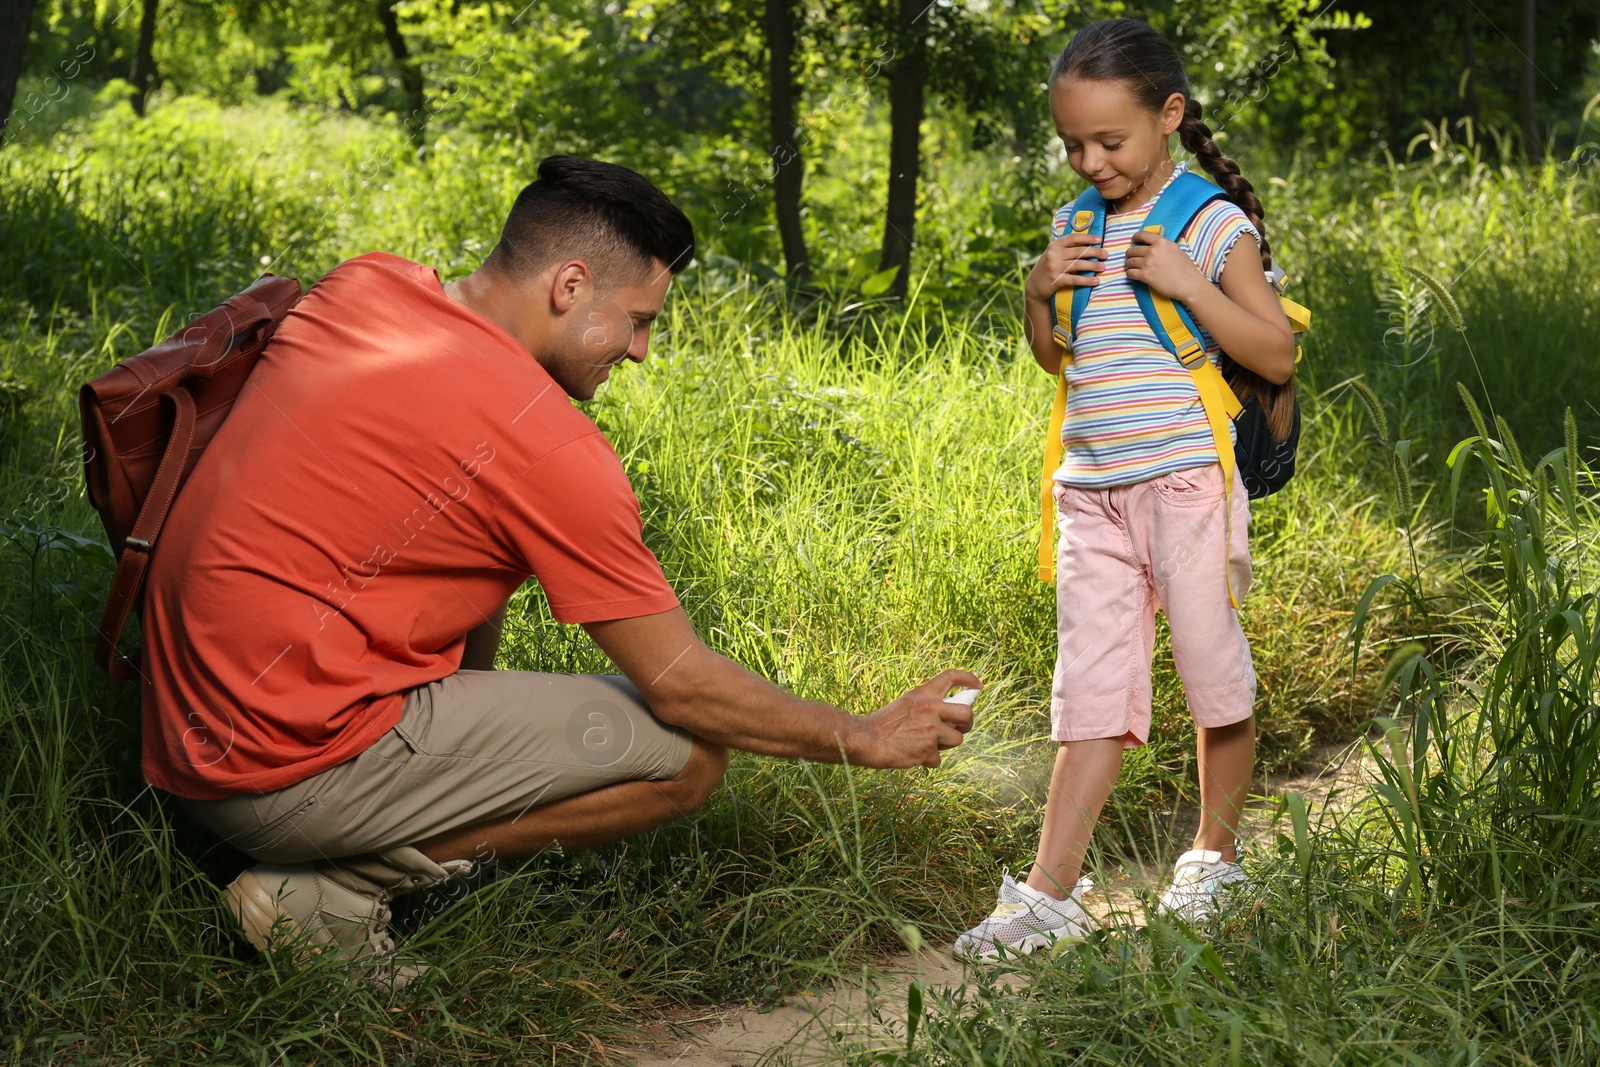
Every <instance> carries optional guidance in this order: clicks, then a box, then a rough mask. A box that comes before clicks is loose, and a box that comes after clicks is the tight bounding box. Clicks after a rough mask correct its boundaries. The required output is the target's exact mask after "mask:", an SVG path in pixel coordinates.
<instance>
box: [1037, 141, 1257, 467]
mask: <svg viewBox="0 0 1600 1067" xmlns="http://www.w3.org/2000/svg"><path fill="white" fill-rule="evenodd" d="M1183 169H1184V166H1183V164H1181V163H1180V164H1179V165H1178V167H1177V168H1176V169H1175V170H1174V171H1173V177H1174V178H1176V177H1177V175H1178V174H1179V173H1180V172H1182V171H1183ZM1171 180H1172V179H1170V178H1169V179H1168V183H1169V184H1170V182H1171ZM1165 188H1166V186H1162V189H1163V190H1165ZM1159 195H1160V194H1159V193H1158V194H1157V197H1159ZM1157 197H1152V198H1151V200H1150V202H1149V203H1148V204H1145V205H1144V206H1143V207H1140V208H1138V209H1136V210H1134V211H1131V212H1129V213H1127V214H1125V215H1121V214H1108V215H1107V216H1106V232H1105V238H1104V242H1103V244H1102V246H1101V247H1102V248H1103V249H1104V250H1105V253H1106V257H1105V267H1106V269H1105V270H1104V271H1102V272H1101V273H1100V280H1099V282H1098V283H1097V284H1096V285H1095V286H1094V287H1093V288H1092V289H1091V290H1090V291H1089V294H1090V295H1089V303H1088V306H1087V307H1085V308H1084V312H1083V316H1082V318H1081V319H1080V320H1079V322H1078V333H1077V336H1076V337H1075V338H1073V344H1072V355H1071V357H1070V361H1069V362H1068V363H1067V364H1066V374H1067V414H1066V419H1065V421H1064V422H1063V423H1062V425H1061V443H1062V456H1061V466H1060V467H1059V468H1058V469H1057V470H1056V473H1055V480H1056V481H1058V482H1060V483H1062V484H1063V485H1077V486H1088V487H1100V488H1103V487H1106V486H1112V485H1127V484H1129V483H1132V482H1142V481H1145V480H1147V479H1150V478H1154V477H1156V476H1158V475H1162V474H1166V473H1168V472H1170V471H1177V470H1186V469H1188V468H1190V467H1202V466H1205V465H1207V464H1211V463H1215V462H1217V448H1216V444H1215V442H1214V441H1213V440H1212V437H1211V426H1210V424H1209V423H1207V422H1206V413H1205V408H1204V406H1203V405H1202V404H1201V403H1200V394H1199V392H1198V391H1197V390H1196V389H1195V385H1194V378H1193V377H1192V376H1191V375H1190V374H1189V372H1188V371H1187V370H1185V369H1184V368H1183V367H1182V366H1181V365H1180V364H1179V363H1178V361H1177V359H1176V358H1175V357H1174V356H1173V355H1172V354H1171V353H1170V352H1168V351H1167V350H1166V349H1164V348H1162V347H1161V342H1160V341H1158V340H1156V335H1155V333H1154V332H1153V331H1152V330H1151V329H1150V326H1149V324H1148V323H1146V322H1145V318H1144V313H1143V312H1142V311H1140V310H1139V304H1138V301H1137V300H1136V299H1135V298H1134V295H1133V286H1132V285H1131V284H1130V283H1129V281H1128V276H1127V273H1126V272H1125V271H1124V269H1123V260H1124V259H1125V257H1126V256H1127V252H1128V246H1129V245H1130V244H1131V243H1132V242H1133V235H1134V234H1135V233H1137V232H1138V231H1139V229H1140V228H1141V227H1142V226H1143V225H1144V220H1145V216H1146V215H1148V214H1149V213H1150V208H1151V206H1152V205H1153V204H1154V203H1155V202H1156V199H1157ZM1072 209H1073V205H1072V204H1067V205H1066V206H1065V207H1063V208H1062V209H1061V210H1059V211H1057V212H1056V215H1055V221H1054V223H1053V224H1052V225H1051V228H1050V236H1051V238H1052V239H1054V238H1057V237H1060V236H1061V235H1062V234H1064V233H1066V232H1067V229H1068V227H1069V226H1070V225H1071V221H1070V220H1071V218H1072ZM1246 233H1248V234H1250V235H1252V236H1254V237H1255V239H1256V241H1257V243H1258V244H1259V243H1260V240H1261V236H1260V234H1258V233H1257V232H1256V229H1255V227H1254V226H1252V225H1250V221H1249V219H1248V218H1247V217H1246V216H1245V213H1244V212H1243V211H1241V210H1239V208H1238V207H1237V206H1236V205H1234V204H1233V203H1231V202H1230V201H1227V200H1221V199H1218V200H1213V201H1211V202H1210V203H1208V204H1207V205H1205V207H1203V208H1201V209H1200V212H1199V214H1197V215H1196V216H1195V217H1194V220H1193V221H1192V222H1191V223H1190V224H1189V227H1188V229H1186V230H1185V231H1184V233H1183V235H1182V238H1181V239H1180V240H1179V242H1178V243H1179V246H1180V247H1182V248H1183V250H1184V251H1186V252H1188V253H1189V257H1190V258H1191V259H1193V260H1194V261H1195V263H1196V264H1197V265H1198V266H1199V267H1200V273H1202V274H1204V275H1205V276H1206V277H1207V278H1209V279H1211V282H1212V284H1213V285H1216V284H1218V282H1219V279H1221V277H1222V267H1223V264H1224V263H1225V262H1226V260H1227V257H1228V252H1229V250H1231V249H1232V248H1233V243H1234V242H1235V241H1237V240H1238V239H1239V238H1240V237H1241V236H1242V235H1244V234H1246ZM1071 292H1072V290H1064V291H1063V293H1062V295H1061V297H1060V298H1059V301H1058V303H1059V306H1060V310H1061V313H1062V315H1066V314H1068V308H1069V306H1070V300H1069V297H1070V294H1071ZM1200 340H1201V341H1202V342H1204V344H1205V346H1206V354H1207V355H1209V356H1210V357H1211V359H1212V361H1213V362H1215V361H1216V360H1217V359H1218V358H1219V356H1220V354H1221V349H1220V348H1218V347H1217V344H1216V342H1215V341H1213V340H1212V339H1211V335H1210V334H1209V333H1207V332H1206V331H1205V329H1204V328H1202V329H1201V330H1200ZM1229 431H1230V433H1231V432H1232V424H1231V423H1230V425H1229Z"/></svg>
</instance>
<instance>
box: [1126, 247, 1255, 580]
mask: <svg viewBox="0 0 1600 1067" xmlns="http://www.w3.org/2000/svg"><path fill="white" fill-rule="evenodd" d="M1145 229H1148V230H1156V231H1157V232H1159V231H1160V229H1161V227H1160V226H1147V227H1145ZM1150 302H1151V303H1152V304H1154V305H1155V309H1156V317H1157V318H1159V319H1160V320H1161V325H1162V328H1164V329H1165V330H1166V331H1167V336H1168V337H1170V338H1171V339H1172V345H1173V347H1174V348H1176V349H1177V350H1178V362H1179V363H1182V364H1183V366H1184V368H1185V369H1186V370H1188V372H1189V374H1190V376H1192V377H1193V378H1194V385H1195V389H1196V390H1197V391H1198V392H1199V393H1200V404H1201V406H1202V407H1204V408H1205V412H1206V422H1207V423H1209V424H1210V426H1211V440H1212V443H1213V444H1215V445H1216V448H1217V462H1218V463H1219V464H1221V465H1222V507H1223V513H1224V516H1225V519H1224V526H1223V538H1222V574H1223V580H1224V581H1225V582H1226V583H1227V587H1228V603H1230V604H1232V605H1233V606H1234V607H1235V608H1238V606H1239V601H1238V600H1237V599H1236V598H1235V597H1234V595H1233V578H1232V577H1231V576H1230V575H1229V573H1228V543H1229V542H1230V541H1231V540H1232V539H1233V536H1232V535H1233V473H1234V468H1235V466H1236V464H1235V460H1234V453H1233V437H1232V436H1231V435H1230V434H1229V433H1228V422H1229V420H1231V419H1233V418H1235V417H1237V416H1238V414H1239V413H1240V412H1241V411H1243V410H1244V405H1243V404H1241V403H1239V398H1238V397H1237V396H1235V395H1234V394H1233V390H1232V389H1231V388H1229V387H1228V381H1227V379H1226V378H1224V377H1223V376H1222V371H1221V370H1219V369H1218V367H1217V365H1216V364H1215V363H1213V362H1211V360H1210V359H1209V358H1207V356H1206V349H1205V345H1203V344H1201V343H1200V339H1199V338H1198V337H1196V336H1195V335H1194V333H1193V332H1191V331H1190V329H1189V327H1187V326H1185V325H1184V323H1183V316H1181V315H1179V314H1178V308H1177V306H1176V305H1175V304H1173V302H1172V299H1171V298H1170V297H1166V296H1163V295H1161V294H1160V293H1158V292H1156V291H1155V290H1154V289H1152V290H1150Z"/></svg>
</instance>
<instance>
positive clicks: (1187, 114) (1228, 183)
mask: <svg viewBox="0 0 1600 1067" xmlns="http://www.w3.org/2000/svg"><path fill="white" fill-rule="evenodd" d="M1178 139H1179V140H1180V141H1182V142H1183V147H1185V148H1187V149H1188V150H1189V151H1190V152H1191V153H1193V154H1194V158H1195V160H1196V161H1197V162H1198V163H1199V164H1200V165H1201V166H1202V167H1204V168H1205V169H1206V172H1207V173H1208V174H1210V175H1211V176H1212V177H1213V178H1215V179H1216V180H1217V185H1218V186H1219V187H1221V189H1222V191H1223V192H1225V193H1227V194H1228V199H1229V200H1232V201H1233V202H1234V203H1235V204H1237V205H1238V207H1239V210H1241V211H1243V212H1244V213H1245V216H1246V217H1247V218H1249V220H1250V224H1251V225H1253V226H1254V227H1255V228H1256V232H1257V233H1259V234H1260V235H1261V264H1262V266H1264V267H1266V268H1267V269H1268V270H1271V269H1272V246H1271V245H1269V244H1267V224H1266V221H1265V219H1263V218H1262V216H1263V215H1264V214H1265V213H1264V212H1263V211H1262V209H1261V200H1260V199H1259V198H1258V197H1257V196H1256V190H1255V186H1253V185H1251V184H1250V182H1249V181H1248V180H1247V179H1246V178H1245V176H1244V175H1242V174H1240V173H1239V164H1237V163H1235V162H1234V161H1233V160H1231V159H1229V158H1228V157H1227V156H1225V155H1223V154H1222V149H1220V148H1218V147H1217V142H1216V141H1214V140H1212V137H1211V127H1210V126H1207V125H1206V124H1205V122H1204V120H1202V119H1201V118H1200V101H1198V100H1196V99H1195V98H1194V97H1192V96H1190V95H1188V94H1187V93H1185V94H1184V102H1183V121H1182V122H1181V123H1179V124H1178ZM1223 359H1224V368H1225V369H1226V371H1227V376H1228V380H1229V382H1230V383H1231V384H1232V386H1233V390H1234V392H1235V393H1237V394H1239V398H1240V399H1241V400H1242V399H1244V398H1245V397H1248V396H1254V397H1255V398H1256V399H1257V401H1258V402H1259V403H1260V404H1261V410H1262V412H1263V413H1264V414H1265V415H1266V417H1267V428H1268V430H1269V431H1270V432H1271V433H1272V436H1273V437H1274V438H1275V439H1277V440H1279V441H1282V440H1283V439H1285V438H1286V437H1288V436H1289V432H1290V429H1291V427H1292V425H1293V422H1294V379H1293V378H1291V379H1289V381H1287V382H1285V383H1284V384H1282V385H1277V384H1275V383H1273V382H1269V381H1267V380H1266V379H1265V378H1263V377H1261V376H1260V375H1259V374H1257V373H1255V372H1254V371H1252V370H1248V369H1246V368H1244V367H1241V366H1240V365H1239V364H1237V363H1234V362H1233V360H1231V359H1228V358H1227V356H1226V355H1224V357H1223Z"/></svg>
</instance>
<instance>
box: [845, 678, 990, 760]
mask: <svg viewBox="0 0 1600 1067" xmlns="http://www.w3.org/2000/svg"><path fill="white" fill-rule="evenodd" d="M958 685H962V686H971V687H972V688H974V689H977V688H980V687H982V685H983V683H982V682H980V681H979V680H978V676H977V675H975V674H971V673H969V672H967V671H958V670H948V671H942V672H940V673H939V674H937V675H935V676H934V677H933V678H930V679H929V680H928V681H926V682H923V683H922V684H921V685H919V686H917V687H916V688H915V689H910V690H907V692H906V693H905V695H904V696H900V697H897V698H895V699H894V700H892V701H890V702H889V703H887V704H885V705H884V706H883V707H881V708H879V709H878V710H877V711H875V712H873V713H872V714H871V715H868V716H867V717H866V718H864V719H860V720H857V721H858V724H859V725H858V726H857V729H856V733H855V735H854V736H853V737H852V738H851V739H850V741H849V742H848V743H847V744H846V747H845V753H846V756H847V757H848V758H849V760H850V762H851V763H853V764H855V765H856V766H859V767H937V766H939V760H940V755H939V754H940V753H941V752H943V751H945V750H946V749H951V748H955V747H956V746H957V745H959V744H960V743H961V741H962V739H963V738H964V737H965V736H966V733H967V731H968V730H970V729H972V709H971V708H969V707H967V706H966V705H964V704H948V703H946V702H945V699H944V698H945V695H946V694H947V693H949V692H950V690H951V689H952V688H954V687H955V686H958Z"/></svg>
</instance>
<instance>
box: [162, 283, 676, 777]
mask: <svg viewBox="0 0 1600 1067" xmlns="http://www.w3.org/2000/svg"><path fill="white" fill-rule="evenodd" d="M642 534H643V524H642V523H641V521H640V517H639V503H638V500H637V499H636V498H635V497H634V495H633V491H632V489H631V487H630V486H629V484H628V478H627V475H626V474H625V473H624V471H623V469H622V464H621V462H620V461H619V460H618V459H617V456H616V453H615V452H613V451H612V449H611V446H610V444H609V443H607V441H606V439H605V438H604V437H603V436H602V435H601V433H600V430H599V428H598V427H596V426H595V424H594V423H593V422H591V421H590V420H589V419H588V418H587V417H585V416H584V415H583V414H582V413H580V412H579V411H578V410H577V409H576V408H575V407H573V405H572V402H571V400H570V399H569V398H568V396H567V394H566V393H565V392H563V391H562V389H561V387H560V386H558V385H556V383H555V381H554V380H553V379H552V378H551V377H550V376H549V375H548V374H546V373H545V371H544V368H542V367H540V366H539V364H538V363H537V362H535V361H534V359H533V357H532V356H531V355H529V354H528V352H527V351H526V350H525V349H523V348H522V347H521V346H520V345H519V344H518V343H517V342H516V341H515V340H514V339H513V338H512V337H511V335H510V334H508V333H506V332H505V331H504V330H503V329H501V328H500V327H499V326H497V325H496V324H495V323H493V322H490V321H489V320H488V319H486V318H484V317H483V316H481V315H479V314H477V313H476V312H473V311H470V310H468V309H467V308H466V307H465V306H463V305H461V304H459V303H457V302H456V301H454V300H451V299H450V298H449V297H447V296H446V295H445V293H444V290H443V288H442V287H441V286H440V284H439V277H438V275H437V274H436V273H435V272H434V270H433V269H432V268H431V267H425V266H421V265H419V264H416V263H411V262H409V261H407V260H404V259H401V258H400V257H398V256H392V255H387V254H384V253H379V252H375V253H371V254H369V255H364V256H360V257H358V258H356V259H352V260H350V261H348V262H346V263H344V264H341V265H340V266H339V267H338V268H336V269H335V270H334V271H333V272H332V273H330V274H329V275H328V276H327V277H325V278H323V279H322V281H321V282H320V283H319V284H318V285H317V286H316V287H315V288H314V289H312V290H311V291H310V292H309V293H307V294H306V296H305V298H304V299H302V300H301V301H300V303H299V305H298V306H296V307H295V309H294V310H293V311H291V312H290V313H289V315H288V317H287V318H285V319H284V321H283V323H282V325H281V326H280V327H279V329H278V332H277V334H276V336H275V337H274V338H273V340H272V343H271V344H270V345H268V346H267V350H266V352H265V354H264V355H263V356H262V359H261V362H260V363H259V364H258V365H257V366H256V369H255V370H254V371H253V372H252V373H251V376H250V378H249V381H248V382H247V383H246V385H245V388H244V391H243V392H242V393H241V394H240V396H239V399H238V402H237V404H236V405H235V407H234V409H233V411H232V412H231V413H230V414H229V416H228V419H227V421H226V422H225V423H224V424H223V425H222V427H221V429H220V430H219V431H218V433H217V436H216V438H215V439H214V440H213V442H212V444H211V446H210V447H209V448H208V449H207V450H206V452H205V453H204V455H202V457H201V458H200V460H199V461H198V462H197V463H196V464H195V469H194V471H193V473H192V475H191V476H190V478H189V481H188V482H187V483H186V484H185V486H184V488H183V491H182V492H181V493H179V495H178V499H177V502H176V503H175V504H174V505H173V508H172V513H171V515H170V516H169V517H168V519H167V523H166V526H165V527H164V528H163V529H162V531H161V539H160V544H159V547H158V549H157V550H156V552H155V554H154V557H153V559H152V561H151V567H150V576H149V585H148V587H147V589H146V592H145V605H144V632H145V641H144V658H143V664H142V671H143V675H144V678H143V684H142V690H143V718H144V759H143V770H144V775H145V778H146V779H147V780H148V781H149V782H150V784H152V785H154V786H157V787H158V788H161V789H164V790H167V791H168V792H171V793H176V794H178V795H179V796H184V797H192V798H195V799H212V798H219V797H225V796H231V795H233V794H236V793H266V792H270V791H272V790H274V789H281V788H283V787H284V786H287V785H292V784H293V783H295V782H298V781H301V780H302V779H305V778H309V777H310V776H311V775H313V774H316V773H317V772H319V771H323V770H326V769H327V768H329V767H332V766H334V765H336V764H339V763H342V762H344V761H345V760H348V759H351V758H353V757H354V756H356V755H357V754H359V753H360V752H362V751H364V750H365V749H366V748H367V747H368V746H370V745H371V744H372V743H373V742H374V741H376V740H377V739H378V738H379V737H380V736H382V735H383V734H384V733H385V732H386V731H388V730H389V729H390V728H391V727H393V726H394V724H395V723H396V722H397V721H399V718H400V703H401V699H402V694H403V693H404V691H405V690H407V689H410V688H412V687H413V686H418V685H423V684H426V683H428V682H432V681H436V680H437V679H439V678H443V677H445V676H446V675H449V674H452V673H454V672H455V671H456V670H457V669H458V668H459V667H460V664H461V654H462V650H463V646H464V643H465V636H466V633H467V631H468V630H470V629H472V628H473V627H475V626H477V625H478V624H480V623H482V622H483V621H484V620H485V619H486V618H488V617H489V616H490V615H491V614H493V613H494V611H495V610H497V609H498V608H499V607H500V605H501V604H503V603H504V602H505V600H506V598H507V597H509V596H510V595H511V594H512V593H513V592H515V591H516V589H517V588H518V587H519V586H520V585H522V583H523V582H524V581H526V580H527V579H528V577H530V576H532V577H534V578H537V579H538V581H539V584H540V585H541V586H542V587H543V588H544V592H545V594H546V596H547V597H548V598H549V601H550V606H551V610H552V611H553V612H554V614H555V617H556V618H557V619H559V620H560V621H562V622H569V623H579V622H595V621H599V620H604V619H621V618H631V617H634V616H639V615H654V614H658V613H660V612H663V611H668V610H671V609H672V608H674V607H676V606H677V605H678V599H677V597H676V596H675V595H674V594H673V592H672V588H671V587H670V586H669V585H668V584H667V581H666V578H665V577H664V576H663V575H662V573H661V566H660V564H659V563H657V561H656V558H655V556H654V555H653V554H652V553H651V552H650V550H649V549H648V548H647V547H645V544H644V542H643V540H642V539H641V536H642Z"/></svg>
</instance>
